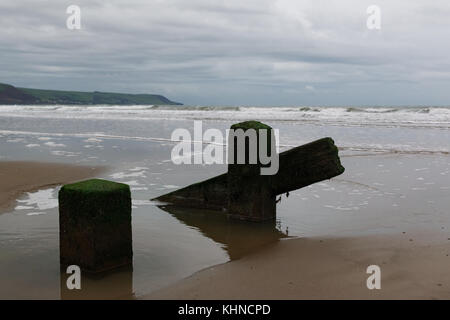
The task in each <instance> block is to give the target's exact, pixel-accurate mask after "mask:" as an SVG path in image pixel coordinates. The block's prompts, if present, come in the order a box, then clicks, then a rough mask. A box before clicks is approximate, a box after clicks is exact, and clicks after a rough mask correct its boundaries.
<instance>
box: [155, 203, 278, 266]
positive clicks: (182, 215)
mask: <svg viewBox="0 0 450 320" xmlns="http://www.w3.org/2000/svg"><path fill="white" fill-rule="evenodd" d="M158 207H159V208H160V209H162V210H164V211H166V212H168V213H170V214H171V215H172V216H174V217H175V218H177V219H178V220H179V221H180V222H182V223H183V224H185V225H187V226H190V227H194V228H195V229H197V230H199V231H200V232H201V233H202V234H204V235H205V236H207V237H208V238H211V239H212V240H213V241H215V242H217V243H220V244H223V245H224V249H225V250H226V251H227V253H228V255H229V257H230V259H231V260H234V259H239V258H241V257H242V256H243V255H245V254H247V253H249V252H251V251H253V250H255V249H257V248H259V247H262V246H264V245H267V244H270V243H272V242H276V241H278V240H279V239H280V238H286V237H287V235H286V234H284V233H283V232H281V231H280V230H279V229H277V225H276V221H275V220H271V221H266V222H263V223H253V222H248V221H240V220H235V219H230V218H229V217H228V216H227V215H226V214H224V213H223V212H218V211H213V210H196V209H189V208H181V207H176V206H171V205H167V206H158Z"/></svg>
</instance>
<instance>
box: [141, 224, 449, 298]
mask: <svg viewBox="0 0 450 320" xmlns="http://www.w3.org/2000/svg"><path fill="white" fill-rule="evenodd" d="M444 235H445V232H442V234H440V235H439V236H436V235H435V236H433V240H431V238H430V237H428V235H425V234H414V235H412V234H406V233H405V234H401V235H398V236H397V235H396V236H384V237H381V236H373V237H362V238H345V239H344V238H343V239H326V238H322V239H319V238H310V239H291V240H282V241H279V242H277V243H276V244H273V245H270V246H267V247H265V248H264V249H262V250H260V251H258V252H256V253H253V254H251V255H248V256H246V257H244V258H242V259H240V260H235V261H231V262H229V263H225V264H222V265H219V266H215V267H211V268H208V269H206V270H203V271H200V272H198V273H196V274H194V275H193V276H191V277H189V278H187V279H184V280H182V281H180V282H178V283H176V284H174V285H172V286H170V287H168V288H165V289H162V290H160V291H157V292H155V293H153V294H151V295H147V296H145V297H144V298H145V299H238V300H240V299H244V300H245V299H449V298H450V272H449V271H448V270H450V257H449V254H450V241H449V240H450V239H447V238H446V237H444ZM370 265H378V266H380V268H381V290H369V289H367V285H366V281H367V278H368V277H369V276H370V275H369V274H367V273H366V270H367V267H368V266H370Z"/></svg>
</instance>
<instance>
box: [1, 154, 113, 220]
mask: <svg viewBox="0 0 450 320" xmlns="http://www.w3.org/2000/svg"><path fill="white" fill-rule="evenodd" d="M104 170H105V168H94V167H88V166H75V165H67V164H55V163H39V162H19V161H14V162H0V212H4V211H7V210H8V209H11V208H12V207H13V205H14V202H15V200H16V199H17V198H18V197H20V195H21V194H23V193H24V192H30V191H34V190H37V189H39V188H43V187H50V186H55V185H60V184H65V183H70V182H75V181H77V180H82V179H86V178H89V177H93V176H95V175H97V174H99V173H101V172H103V171H104Z"/></svg>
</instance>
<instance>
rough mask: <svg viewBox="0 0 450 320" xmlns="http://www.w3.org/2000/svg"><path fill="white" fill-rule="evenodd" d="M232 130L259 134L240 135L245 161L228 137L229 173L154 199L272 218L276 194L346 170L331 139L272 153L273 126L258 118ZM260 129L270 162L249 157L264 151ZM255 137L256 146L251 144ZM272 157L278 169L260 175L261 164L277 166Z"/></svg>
mask: <svg viewBox="0 0 450 320" xmlns="http://www.w3.org/2000/svg"><path fill="white" fill-rule="evenodd" d="M231 129H235V130H239V129H241V130H242V131H243V133H244V135H243V136H244V137H245V133H247V131H249V130H250V129H253V131H254V132H253V134H255V136H256V138H257V139H251V138H250V135H251V134H252V133H251V130H250V132H249V133H248V134H247V136H248V139H247V138H244V140H242V138H241V143H244V144H245V152H244V154H243V155H242V154H241V156H243V157H242V158H241V160H242V159H243V160H244V161H241V162H239V161H237V156H236V153H237V152H236V150H235V147H236V144H235V143H231V144H230V141H231V142H233V141H232V140H230V139H229V145H228V148H229V149H228V152H229V154H231V155H232V156H231V159H230V158H229V159H228V161H229V165H228V172H227V173H226V174H222V175H220V176H217V177H214V178H211V179H208V180H206V181H203V182H198V183H195V184H192V185H190V186H187V187H185V188H182V189H180V190H176V191H173V192H171V193H168V194H165V195H162V196H160V197H158V198H155V199H153V200H158V201H162V202H167V203H169V204H172V205H176V206H181V207H190V208H199V209H202V208H209V209H219V210H223V209H225V210H226V211H227V213H228V215H229V216H230V217H231V218H235V219H241V220H249V221H264V220H271V219H274V218H275V216H276V201H275V197H276V196H277V195H279V194H283V193H286V192H289V191H293V190H296V189H300V188H303V187H306V186H308V185H310V184H313V183H316V182H319V181H323V180H327V179H331V178H333V177H336V176H338V175H340V174H342V173H343V172H344V171H345V169H344V167H343V166H342V165H341V161H340V158H339V150H338V148H337V147H336V145H335V144H334V141H333V139H331V138H323V139H320V140H317V141H314V142H311V143H308V144H305V145H303V146H299V147H296V148H293V149H290V150H288V151H285V152H282V153H280V154H277V157H273V154H271V153H273V152H275V150H276V148H275V145H274V144H275V139H274V132H273V129H272V128H271V127H269V126H267V125H265V124H263V123H261V122H257V121H246V122H242V123H238V124H235V125H233V126H232V127H231ZM262 129H265V130H266V135H262V137H263V138H262V139H265V138H267V145H266V146H267V148H266V150H270V151H268V153H269V154H267V155H266V156H267V157H266V158H270V159H271V163H270V165H266V164H265V163H262V162H261V161H260V160H261V158H257V161H256V162H254V159H253V161H252V160H251V156H252V155H253V156H254V155H255V154H257V155H259V156H260V157H261V155H264V152H261V153H260V152H259V151H260V150H259V148H260V147H261V146H264V143H263V142H264V140H260V139H261V135H260V134H259V133H260V131H264V130H262ZM255 132H256V133H255ZM251 141H253V145H250V143H251ZM260 142H261V143H260ZM230 146H231V147H230ZM230 149H231V150H230ZM250 150H253V152H251V151H250ZM244 156H245V158H244ZM273 160H277V161H276V162H275V164H276V166H275V169H276V172H275V174H273V175H264V174H262V172H263V169H270V168H268V167H269V166H270V167H273V165H274V163H273Z"/></svg>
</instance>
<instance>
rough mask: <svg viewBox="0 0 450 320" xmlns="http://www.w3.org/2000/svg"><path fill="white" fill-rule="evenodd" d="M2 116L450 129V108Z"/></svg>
mask: <svg viewBox="0 0 450 320" xmlns="http://www.w3.org/2000/svg"><path fill="white" fill-rule="evenodd" d="M0 116H3V117H5V116H7V117H10V116H14V117H34V118H51V119H52V118H53V119H55V118H56V119H58V118H63V119H96V118H101V119H111V120H116V119H117V120H119V119H120V120H124V119H128V120H146V119H148V120H154V119H167V120H186V119H192V120H193V119H196V120H197V119H198V120H202V119H209V120H252V119H255V118H257V119H260V120H261V121H264V120H267V121H290V122H300V123H314V124H319V125H322V124H323V125H346V126H361V125H364V126H367V125H373V126H406V127H414V126H420V127H443V128H450V108H448V107H373V108H367V107H308V106H306V107H208V106H206V107H199V106H77V107H74V106H38V107H36V106H2V113H1V115H0Z"/></svg>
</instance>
